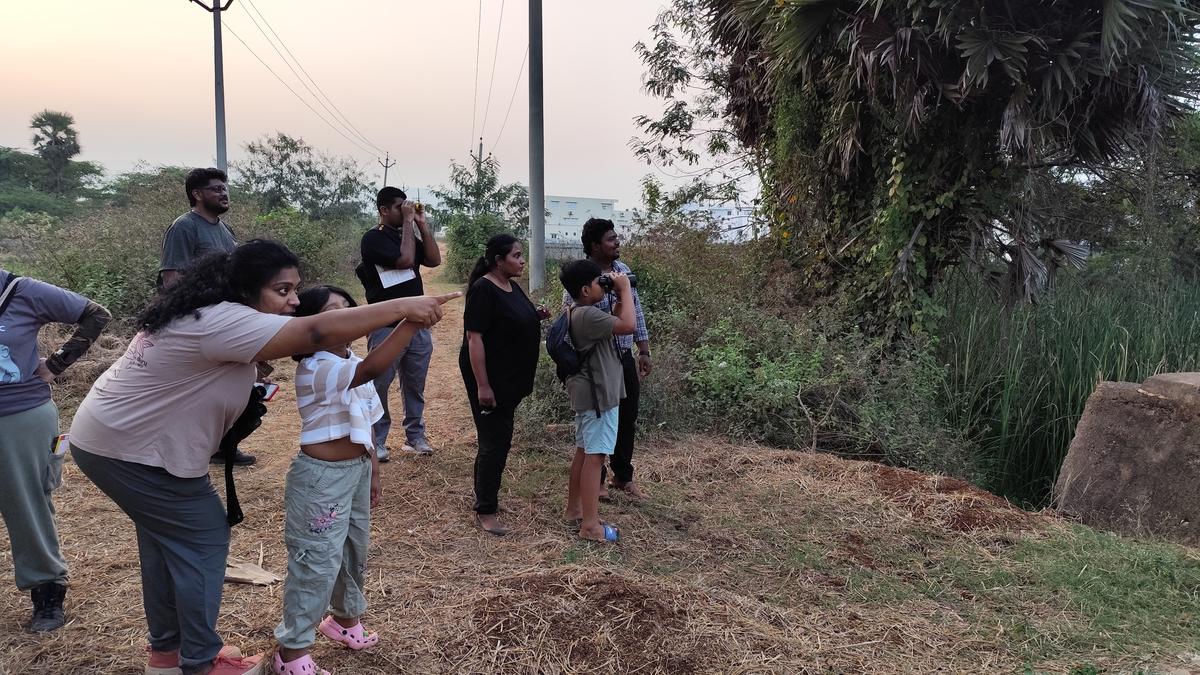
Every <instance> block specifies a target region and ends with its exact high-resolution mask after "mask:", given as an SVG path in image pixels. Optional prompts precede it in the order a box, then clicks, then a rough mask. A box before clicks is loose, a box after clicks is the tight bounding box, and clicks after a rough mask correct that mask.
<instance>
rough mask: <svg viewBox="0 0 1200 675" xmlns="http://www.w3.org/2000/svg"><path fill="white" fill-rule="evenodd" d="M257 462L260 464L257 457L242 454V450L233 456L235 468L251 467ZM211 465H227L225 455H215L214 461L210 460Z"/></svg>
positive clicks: (218, 453) (220, 453) (221, 453)
mask: <svg viewBox="0 0 1200 675" xmlns="http://www.w3.org/2000/svg"><path fill="white" fill-rule="evenodd" d="M256 462H258V458H257V457H255V456H254V455H251V454H248V453H245V452H242V451H241V450H238V451H236V452H235V453H234V455H233V465H234V466H251V465H252V464H255V463H256ZM209 463H210V464H224V463H225V453H223V452H217V454H215V455H213V456H212V459H210V460H209Z"/></svg>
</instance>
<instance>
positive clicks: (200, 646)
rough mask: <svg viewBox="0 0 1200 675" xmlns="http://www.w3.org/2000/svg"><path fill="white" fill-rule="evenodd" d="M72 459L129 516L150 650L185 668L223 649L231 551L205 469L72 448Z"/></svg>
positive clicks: (226, 528)
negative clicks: (194, 471)
mask: <svg viewBox="0 0 1200 675" xmlns="http://www.w3.org/2000/svg"><path fill="white" fill-rule="evenodd" d="M71 454H72V456H73V457H74V458H75V463H76V464H78V465H79V468H80V469H81V470H83V473H84V474H85V475H87V477H88V478H90V479H91V480H92V482H93V483H95V484H96V487H98V488H100V490H101V491H102V492H103V493H104V494H106V495H108V496H109V498H110V499H112V500H113V501H114V502H116V503H117V506H120V507H121V510H122V511H124V512H125V515H127V516H129V518H130V520H132V521H133V525H134V529H135V530H136V531H137V542H138V558H139V559H140V562H141V568H142V605H143V606H144V608H145V610H146V624H147V625H148V626H149V628H150V647H151V648H152V649H154V650H155V651H160V652H169V651H173V650H175V649H178V650H179V661H180V664H181V665H182V666H183V668H184V670H185V671H186V670H187V668H188V667H190V666H198V665H201V664H205V663H211V662H212V661H213V659H215V658H217V652H219V651H220V650H221V645H222V641H221V637H220V636H219V635H217V615H218V613H219V612H220V609H221V592H222V590H223V585H224V583H225V560H226V558H228V557H229V525H228V524H227V523H226V522H225V507H224V506H223V505H222V504H221V499H220V497H218V496H217V492H216V490H214V489H213V486H212V482H211V481H210V480H209V478H208V476H207V475H204V476H200V477H199V478H179V477H178V476H172V475H171V474H169V473H167V471H166V470H165V469H161V468H159V467H154V466H146V465H144V464H136V463H134V462H124V461H121V460H118V459H110V458H108V457H101V456H99V455H94V454H92V453H90V452H86V451H84V450H80V449H79V448H77V447H75V446H71Z"/></svg>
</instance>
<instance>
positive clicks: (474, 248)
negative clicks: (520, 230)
mask: <svg viewBox="0 0 1200 675" xmlns="http://www.w3.org/2000/svg"><path fill="white" fill-rule="evenodd" d="M445 228H446V260H445V261H444V263H443V264H444V266H445V268H446V271H445V275H446V279H447V280H449V281H454V282H460V283H461V282H465V281H466V280H467V278H468V277H469V276H471V270H472V269H473V268H474V267H475V261H476V260H478V259H479V256H481V255H483V250H484V248H486V246H487V240H488V239H489V238H491V237H492V235H494V234H499V233H501V232H507V231H509V230H510V228H509V227H508V226H507V225H506V224H505V222H504V219H503V218H501V217H500V216H499V215H497V214H494V213H481V214H478V215H475V216H471V215H467V214H464V213H451V214H449V215H448V216H446V220H445Z"/></svg>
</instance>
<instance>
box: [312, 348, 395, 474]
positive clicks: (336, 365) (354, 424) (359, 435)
mask: <svg viewBox="0 0 1200 675" xmlns="http://www.w3.org/2000/svg"><path fill="white" fill-rule="evenodd" d="M361 362H362V359H360V358H358V357H357V356H355V355H354V352H350V356H349V357H347V358H342V357H340V356H337V355H336V354H331V353H329V352H317V353H316V354H313V355H312V356H310V357H308V358H306V359H304V360H303V361H301V362H300V365H298V366H297V367H296V407H298V408H299V409H300V444H301V445H309V444H312V443H324V442H325V441H334V440H337V439H339V438H345V437H347V436H349V437H350V441H351V442H353V443H358V444H360V445H363V446H365V447H366V448H367V451H368V452H369V451H371V450H372V449H373V447H374V440H373V438H372V434H371V425H372V424H373V423H375V422H376V421H378V420H379V418H381V417H383V405H382V404H381V403H380V402H379V395H378V394H377V393H376V392H375V385H374V384H373V383H371V382H364V383H363V384H360V385H358V386H357V387H354V388H351V387H350V383H351V382H353V381H354V371H355V369H357V367H358V364H359V363H361Z"/></svg>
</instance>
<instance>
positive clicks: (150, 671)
mask: <svg viewBox="0 0 1200 675" xmlns="http://www.w3.org/2000/svg"><path fill="white" fill-rule="evenodd" d="M146 653H147V654H148V655H149V656H148V658H147V659H146V670H145V675H183V670H182V669H181V668H180V667H179V650H178V649H176V650H174V651H169V652H157V651H154V649H153V648H151V647H150V645H146ZM241 655H242V650H240V649H238V648H237V647H232V646H228V645H227V646H225V647H221V651H220V652H219V653H218V656H224V657H226V658H237V657H240V656H241Z"/></svg>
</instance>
